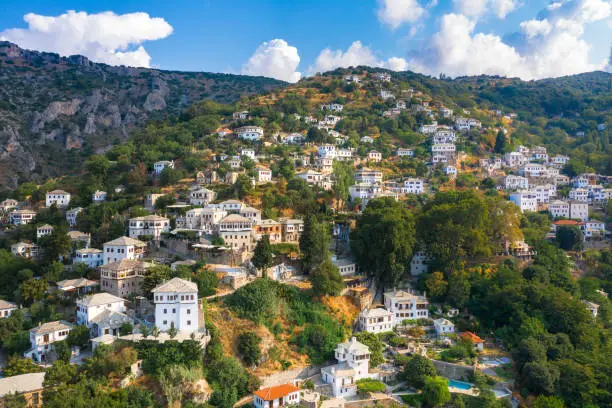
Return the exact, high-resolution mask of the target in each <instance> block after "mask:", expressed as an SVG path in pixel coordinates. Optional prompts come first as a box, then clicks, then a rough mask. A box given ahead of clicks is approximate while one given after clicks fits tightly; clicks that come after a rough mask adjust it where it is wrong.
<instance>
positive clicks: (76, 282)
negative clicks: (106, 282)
mask: <svg viewBox="0 0 612 408" xmlns="http://www.w3.org/2000/svg"><path fill="white" fill-rule="evenodd" d="M99 284H100V283H99V282H98V281H93V280H89V279H85V278H77V279H66V280H63V281H59V282H57V287H58V288H59V289H60V290H70V289H75V288H86V287H89V286H97V285H99Z"/></svg>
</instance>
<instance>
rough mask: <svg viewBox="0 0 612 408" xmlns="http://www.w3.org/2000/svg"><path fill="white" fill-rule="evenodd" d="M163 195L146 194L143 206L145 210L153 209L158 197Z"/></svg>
mask: <svg viewBox="0 0 612 408" xmlns="http://www.w3.org/2000/svg"><path fill="white" fill-rule="evenodd" d="M164 195H165V194H147V195H146V196H145V199H144V208H145V209H147V210H154V209H155V203H156V202H157V200H158V199H159V198H161V197H163V196H164Z"/></svg>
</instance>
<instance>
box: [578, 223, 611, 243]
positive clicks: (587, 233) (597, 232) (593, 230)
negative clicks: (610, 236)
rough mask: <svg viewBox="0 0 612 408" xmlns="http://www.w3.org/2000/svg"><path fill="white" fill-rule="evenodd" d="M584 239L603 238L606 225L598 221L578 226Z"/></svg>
mask: <svg viewBox="0 0 612 408" xmlns="http://www.w3.org/2000/svg"><path fill="white" fill-rule="evenodd" d="M579 226H580V230H581V231H582V233H583V234H584V238H585V239H586V238H600V239H601V238H603V237H604V236H605V235H606V224H605V223H604V222H602V221H598V220H588V221H584V222H581V223H580V224H579Z"/></svg>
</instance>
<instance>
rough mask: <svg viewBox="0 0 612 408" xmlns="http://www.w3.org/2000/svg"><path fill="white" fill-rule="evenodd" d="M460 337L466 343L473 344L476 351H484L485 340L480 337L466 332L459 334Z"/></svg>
mask: <svg viewBox="0 0 612 408" xmlns="http://www.w3.org/2000/svg"><path fill="white" fill-rule="evenodd" d="M459 337H461V338H462V339H463V340H465V341H469V342H471V343H472V344H473V345H474V349H475V350H476V351H483V350H484V340H483V339H481V338H480V337H478V336H477V335H476V334H474V333H472V332H469V331H466V332H463V333H461V334H459Z"/></svg>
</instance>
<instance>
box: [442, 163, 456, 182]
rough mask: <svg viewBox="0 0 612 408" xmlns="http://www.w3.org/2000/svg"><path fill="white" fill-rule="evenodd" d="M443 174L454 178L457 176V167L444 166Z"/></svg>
mask: <svg viewBox="0 0 612 408" xmlns="http://www.w3.org/2000/svg"><path fill="white" fill-rule="evenodd" d="M444 174H446V175H447V176H448V177H450V178H451V179H454V178H456V177H457V168H456V167H455V166H446V167H444Z"/></svg>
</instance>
